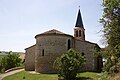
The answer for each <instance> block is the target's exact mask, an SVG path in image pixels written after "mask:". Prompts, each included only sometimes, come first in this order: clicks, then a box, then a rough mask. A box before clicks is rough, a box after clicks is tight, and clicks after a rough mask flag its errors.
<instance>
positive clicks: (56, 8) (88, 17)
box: [0, 0, 104, 52]
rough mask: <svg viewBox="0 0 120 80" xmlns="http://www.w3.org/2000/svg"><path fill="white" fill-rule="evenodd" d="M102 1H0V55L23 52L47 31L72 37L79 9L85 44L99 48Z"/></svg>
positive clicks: (101, 45)
mask: <svg viewBox="0 0 120 80" xmlns="http://www.w3.org/2000/svg"><path fill="white" fill-rule="evenodd" d="M101 4H102V0H0V51H14V52H25V50H24V49H25V48H27V47H29V46H32V45H34V44H35V42H36V40H35V35H37V34H40V33H43V32H45V31H48V30H51V29H57V30H59V31H61V32H64V33H66V34H70V35H73V34H74V26H75V23H76V19H77V14H78V10H79V6H80V10H81V15H82V20H83V25H84V28H85V35H86V40H87V41H90V42H93V43H97V44H98V45H99V46H100V47H103V46H104V45H103V44H101V38H102V37H101V33H99V31H100V30H101V29H102V25H101V24H100V23H99V19H100V18H101V17H102V6H101Z"/></svg>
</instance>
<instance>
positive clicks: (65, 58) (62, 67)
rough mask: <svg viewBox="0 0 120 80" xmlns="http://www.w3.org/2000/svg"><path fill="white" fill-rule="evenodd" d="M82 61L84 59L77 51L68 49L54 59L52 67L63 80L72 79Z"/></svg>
mask: <svg viewBox="0 0 120 80" xmlns="http://www.w3.org/2000/svg"><path fill="white" fill-rule="evenodd" d="M84 62H85V59H84V57H83V56H81V54H80V53H79V52H76V51H75V50H74V49H70V50H68V51H67V52H66V53H64V54H63V55H62V56H60V57H58V58H57V59H56V60H55V62H54V67H55V69H57V71H58V74H59V76H60V77H63V78H64V79H65V80H74V79H75V78H76V75H77V72H78V70H80V68H81V66H82V65H83V63H84Z"/></svg>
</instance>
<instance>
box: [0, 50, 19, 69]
mask: <svg viewBox="0 0 120 80" xmlns="http://www.w3.org/2000/svg"><path fill="white" fill-rule="evenodd" d="M20 64H21V59H20V58H19V54H13V53H12V52H11V51H10V52H9V53H8V55H7V56H5V57H4V58H2V60H1V62H0V65H1V66H2V68H4V69H5V70H7V69H10V68H14V67H18V66H20Z"/></svg>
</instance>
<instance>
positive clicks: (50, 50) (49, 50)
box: [35, 35, 73, 73]
mask: <svg viewBox="0 0 120 80" xmlns="http://www.w3.org/2000/svg"><path fill="white" fill-rule="evenodd" d="M69 39H70V42H71V43H73V42H72V37H71V36H65V35H44V36H39V37H37V38H36V54H35V56H36V57H35V71H37V72H40V73H54V69H53V62H54V60H55V59H56V58H57V57H58V56H60V55H61V54H62V53H64V52H66V51H67V50H68V40H69ZM70 46H71V47H72V46H73V44H71V45H70ZM43 51H44V52H43ZM43 53H44V54H43Z"/></svg>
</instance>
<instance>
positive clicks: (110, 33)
mask: <svg viewBox="0 0 120 80" xmlns="http://www.w3.org/2000/svg"><path fill="white" fill-rule="evenodd" d="M103 8H104V9H103V16H102V18H101V19H100V23H102V24H103V30H102V31H103V33H104V38H105V40H106V42H107V44H108V46H107V48H106V49H107V51H106V52H107V53H106V55H107V62H106V64H105V66H104V69H105V70H106V71H107V72H110V70H111V68H112V66H114V65H116V64H117V63H118V58H120V56H119V55H120V48H119V47H120V0H103Z"/></svg>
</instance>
